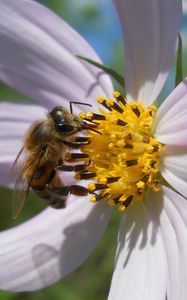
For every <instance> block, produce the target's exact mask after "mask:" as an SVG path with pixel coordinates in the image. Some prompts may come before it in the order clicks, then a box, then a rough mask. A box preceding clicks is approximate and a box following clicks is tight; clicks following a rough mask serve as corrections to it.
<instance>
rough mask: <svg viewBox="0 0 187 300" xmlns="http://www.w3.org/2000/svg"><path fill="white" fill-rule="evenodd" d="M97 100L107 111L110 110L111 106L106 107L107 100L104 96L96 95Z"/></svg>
mask: <svg viewBox="0 0 187 300" xmlns="http://www.w3.org/2000/svg"><path fill="white" fill-rule="evenodd" d="M97 102H98V103H100V104H102V105H103V106H104V107H105V108H106V109H108V110H109V111H112V108H110V107H108V105H107V101H106V99H105V98H104V97H101V96H99V97H97Z"/></svg>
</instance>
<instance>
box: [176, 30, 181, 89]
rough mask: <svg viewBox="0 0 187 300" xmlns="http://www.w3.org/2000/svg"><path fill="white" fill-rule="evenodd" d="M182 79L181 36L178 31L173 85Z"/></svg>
mask: <svg viewBox="0 0 187 300" xmlns="http://www.w3.org/2000/svg"><path fill="white" fill-rule="evenodd" d="M182 80H183V71H182V38H181V35H180V33H178V47H177V57H176V74H175V86H177V85H178V84H179V83H180V82H181V81H182Z"/></svg>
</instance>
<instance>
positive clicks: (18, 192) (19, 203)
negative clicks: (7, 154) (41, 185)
mask: <svg viewBox="0 0 187 300" xmlns="http://www.w3.org/2000/svg"><path fill="white" fill-rule="evenodd" d="M23 153H24V147H23V148H22V149H21V150H20V152H19V153H18V155H17V157H16V159H15V162H14V164H13V166H12V169H13V171H16V170H17V167H18V165H19V162H20V159H21V156H22V154H23ZM42 155H43V153H41V154H40V155H39V156H38V158H37V163H36V159H35V158H34V159H33V160H32V161H31V162H30V163H29V164H27V165H26V166H24V167H22V168H21V171H20V173H19V176H18V178H17V180H16V184H15V190H14V193H13V199H12V213H13V218H14V219H16V218H17V217H18V216H19V214H20V213H21V211H22V209H23V207H24V204H25V202H26V200H27V197H28V193H29V190H30V186H31V182H32V180H33V177H34V174H35V172H36V170H37V168H38V165H39V164H40V161H41V158H42ZM32 164H35V168H33V172H32V175H31V178H30V180H29V182H27V183H26V182H25V180H24V179H23V173H24V172H25V171H26V170H27V169H28V168H30V167H31V166H32Z"/></svg>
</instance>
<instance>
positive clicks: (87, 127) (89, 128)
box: [82, 124, 102, 135]
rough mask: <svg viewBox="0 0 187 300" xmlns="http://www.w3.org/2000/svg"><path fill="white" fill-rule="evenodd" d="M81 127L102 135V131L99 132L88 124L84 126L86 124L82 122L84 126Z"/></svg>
mask: <svg viewBox="0 0 187 300" xmlns="http://www.w3.org/2000/svg"><path fill="white" fill-rule="evenodd" d="M82 129H83V130H90V131H94V132H96V133H98V134H100V135H102V133H101V132H99V131H98V130H96V129H94V128H92V127H90V126H89V125H87V126H86V124H84V126H83V127H82Z"/></svg>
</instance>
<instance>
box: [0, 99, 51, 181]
mask: <svg viewBox="0 0 187 300" xmlns="http://www.w3.org/2000/svg"><path fill="white" fill-rule="evenodd" d="M45 112H46V110H45V109H44V108H42V107H41V106H37V105H35V106H34V105H26V104H14V103H6V102H1V103H0V185H5V186H12V184H13V182H14V180H15V178H13V176H12V174H11V168H12V165H13V162H14V160H15V158H16V156H17V154H18V152H19V151H20V149H21V147H22V140H23V137H24V135H25V133H26V132H27V130H28V128H29V127H30V126H31V124H32V123H33V122H34V121H36V120H41V119H43V118H45Z"/></svg>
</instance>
